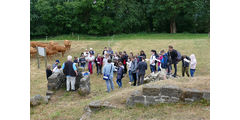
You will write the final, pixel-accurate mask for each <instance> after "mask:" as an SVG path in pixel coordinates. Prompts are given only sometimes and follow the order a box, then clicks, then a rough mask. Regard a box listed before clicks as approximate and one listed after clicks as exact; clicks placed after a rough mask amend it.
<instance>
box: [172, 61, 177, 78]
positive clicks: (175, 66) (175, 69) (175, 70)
mask: <svg viewBox="0 0 240 120" xmlns="http://www.w3.org/2000/svg"><path fill="white" fill-rule="evenodd" d="M173 67H174V74H173V76H174V77H176V76H177V63H173ZM171 68H172V65H171Z"/></svg>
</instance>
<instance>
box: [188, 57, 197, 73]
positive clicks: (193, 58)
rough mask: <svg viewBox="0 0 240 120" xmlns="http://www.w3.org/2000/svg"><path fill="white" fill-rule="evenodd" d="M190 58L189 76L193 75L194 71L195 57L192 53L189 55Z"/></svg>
mask: <svg viewBox="0 0 240 120" xmlns="http://www.w3.org/2000/svg"><path fill="white" fill-rule="evenodd" d="M190 59H191V61H190V74H191V77H193V76H194V73H195V71H196V65H197V59H196V57H195V55H194V54H191V55H190Z"/></svg>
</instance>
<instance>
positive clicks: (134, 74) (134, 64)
mask: <svg viewBox="0 0 240 120" xmlns="http://www.w3.org/2000/svg"><path fill="white" fill-rule="evenodd" d="M131 72H132V77H133V81H134V83H133V86H136V81H137V59H136V57H135V56H133V57H132V64H131Z"/></svg>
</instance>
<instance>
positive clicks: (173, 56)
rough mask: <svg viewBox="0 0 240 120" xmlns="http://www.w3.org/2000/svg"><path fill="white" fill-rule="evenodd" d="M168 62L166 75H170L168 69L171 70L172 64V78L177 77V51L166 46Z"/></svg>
mask: <svg viewBox="0 0 240 120" xmlns="http://www.w3.org/2000/svg"><path fill="white" fill-rule="evenodd" d="M167 54H168V60H169V70H168V74H170V69H171V68H172V64H173V65H174V70H175V71H174V74H173V77H176V76H177V63H178V61H177V57H178V53H177V50H175V49H173V46H172V45H169V46H168V53H167Z"/></svg>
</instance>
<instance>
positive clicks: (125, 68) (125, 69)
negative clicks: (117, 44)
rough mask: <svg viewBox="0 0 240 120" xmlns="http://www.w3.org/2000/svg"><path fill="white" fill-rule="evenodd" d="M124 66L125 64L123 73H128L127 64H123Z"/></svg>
mask: <svg viewBox="0 0 240 120" xmlns="http://www.w3.org/2000/svg"><path fill="white" fill-rule="evenodd" d="M123 66H124V71H123V73H124V74H126V73H127V64H123Z"/></svg>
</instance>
